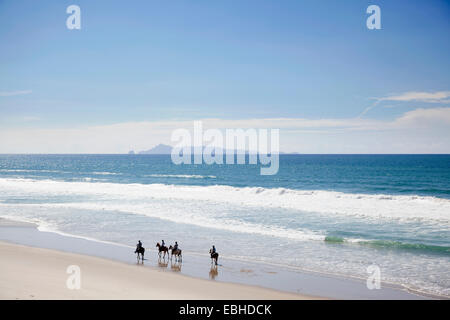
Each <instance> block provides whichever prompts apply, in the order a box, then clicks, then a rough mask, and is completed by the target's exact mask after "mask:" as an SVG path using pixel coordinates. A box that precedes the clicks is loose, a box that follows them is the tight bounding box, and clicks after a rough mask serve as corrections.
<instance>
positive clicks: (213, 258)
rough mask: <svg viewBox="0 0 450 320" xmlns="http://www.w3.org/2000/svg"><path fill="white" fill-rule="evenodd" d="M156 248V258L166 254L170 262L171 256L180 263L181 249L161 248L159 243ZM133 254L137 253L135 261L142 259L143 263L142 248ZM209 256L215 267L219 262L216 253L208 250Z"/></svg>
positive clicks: (143, 251) (181, 257) (164, 256)
mask: <svg viewBox="0 0 450 320" xmlns="http://www.w3.org/2000/svg"><path fill="white" fill-rule="evenodd" d="M156 248H158V257H159V258H160V259H161V256H162V257H163V259H165V258H166V254H167V257H168V258H169V254H170V259H171V260H172V258H173V256H175V261H176V262H181V261H182V259H183V256H182V254H181V249H175V248H174V247H173V246H172V245H170V246H169V247H166V246H162V245H161V244H160V243H159V242H158V243H156ZM134 253H137V259H138V261H139V259H142V261H144V253H145V248H144V247H142V246H141V247H140V248H137V249H136V251H134ZM209 254H210V256H211V263H213V262H214V263H215V264H216V266H217V261H218V260H219V254H218V253H217V252H213V251H212V249H210V250H209Z"/></svg>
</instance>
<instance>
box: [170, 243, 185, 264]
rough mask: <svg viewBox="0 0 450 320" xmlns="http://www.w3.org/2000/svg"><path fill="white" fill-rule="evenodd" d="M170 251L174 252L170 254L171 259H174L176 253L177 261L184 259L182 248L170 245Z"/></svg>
mask: <svg viewBox="0 0 450 320" xmlns="http://www.w3.org/2000/svg"><path fill="white" fill-rule="evenodd" d="M169 250H170V252H171V253H172V254H171V255H170V259H171V260H172V257H173V256H174V255H175V261H181V260H182V258H183V257H182V255H181V250H180V249H174V248H173V247H172V246H170V247H169Z"/></svg>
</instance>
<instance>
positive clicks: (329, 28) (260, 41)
mask: <svg viewBox="0 0 450 320" xmlns="http://www.w3.org/2000/svg"><path fill="white" fill-rule="evenodd" d="M71 4H76V5H79V6H80V8H81V30H68V29H67V28H66V19H67V17H68V16H69V15H68V14H67V13H66V8H67V7H68V6H69V5H71ZM371 4H376V5H378V6H380V8H381V24H382V29H381V30H368V29H367V28H366V19H367V17H368V16H369V15H368V14H366V8H367V7H368V6H369V5H371ZM0 41H1V50H0V70H1V72H0V128H1V129H0V152H27V151H30V152H70V151H71V150H73V151H74V152H91V151H94V150H100V149H98V146H100V145H104V142H102V141H100V140H99V141H98V143H97V146H95V145H91V146H86V147H83V143H82V138H81V136H80V137H79V138H78V139H81V140H80V141H79V142H77V141H76V140H77V138H76V137H75V138H73V139H74V140H73V142H72V145H73V146H76V147H73V148H72V149H70V148H69V149H67V150H66V149H64V148H62V141H59V142H58V141H56V140H55V141H50V140H51V138H50V137H51V136H52V134H51V133H49V132H50V131H49V130H55V131H54V133H55V134H56V135H57V133H61V132H62V130H81V128H84V129H85V130H89V128H92V127H99V126H119V127H120V126H121V125H123V126H124V127H123V128H126V129H123V130H132V128H133V126H132V125H129V126H126V125H125V124H127V123H129V124H131V123H142V122H151V123H166V122H170V123H171V124H173V125H174V126H176V124H174V123H176V122H177V121H180V123H183V124H185V122H184V121H190V120H199V119H221V120H224V121H225V122H224V123H227V124H228V125H230V124H231V122H230V121H232V120H235V121H241V122H237V124H238V125H242V123H245V121H246V120H249V119H261V121H262V123H263V124H264V125H273V126H276V125H279V123H277V122H276V121H275V122H270V121H268V120H267V119H278V118H285V119H294V120H295V119H307V120H308V121H320V120H323V119H332V120H336V121H347V122H348V121H350V122H351V123H353V122H352V121H354V119H355V118H356V119H360V121H363V120H364V121H365V120H367V121H369V122H370V124H368V125H367V128H365V127H364V125H363V128H361V125H358V128H360V129H359V130H360V131H364V134H366V135H367V137H371V139H375V138H374V137H376V136H377V135H379V134H380V129H379V126H378V124H382V125H381V126H382V127H383V129H382V130H381V131H383V132H384V131H386V130H388V129H386V127H385V126H386V125H389V124H392V123H396V121H397V120H398V119H403V118H404V117H405V116H407V115H408V114H410V113H411V112H414V110H420V111H419V113H418V114H420V116H421V117H425V118H426V119H428V118H429V115H430V114H431V115H435V116H436V118H437V119H443V118H444V119H447V117H448V108H449V105H450V104H449V100H450V94H449V93H448V92H450V59H449V53H450V2H449V1H437V0H435V1H414V0H404V1H399V0H397V1H379V0H373V1H359V0H352V1H331V0H330V1H317V0H316V1H313V0H311V1H300V0H297V1H289V0H284V1H279V0H278V1H275V0H273V1H261V0H259V1H253V0H244V1H242V0H241V1H224V0H219V1H192V0H191V1H178V0H172V1H132V2H129V1H128V2H126V1H99V0H89V1H84V0H77V1H75V0H72V1H45V0H43V1H42V0H40V1H32V0H29V1H23V0H14V1H12V0H3V1H0ZM411 93H413V94H411ZM427 94H428V96H427ZM447 95H448V96H447ZM390 97H393V98H392V99H391V98H390ZM422 110H425V111H422ZM426 110H431V111H429V112H430V113H429V114H428V113H427V111H426ZM436 110H437V113H436ZM413 116H414V117H415V116H417V113H415V114H413ZM408 119H409V118H408ZM226 121H228V122H226ZM300 122H301V121H300ZM347 122H346V123H347ZM361 123H363V124H367V122H361ZM375 123H376V124H377V125H376V127H377V129H376V131H377V132H373V129H371V128H373V127H372V125H373V124H375ZM419 123H422V122H421V121H420V120H419ZM411 126H413V125H409V127H408V128H409V129H408V130H411V131H417V130H413V129H414V128H412V127H411ZM332 127H333V128H335V126H332ZM344 127H345V128H347V129H348V126H347V125H344ZM433 127H434V128H436V125H435V124H434V122H432V125H430V128H431V129H432V128H433ZM449 127H450V124H449V123H447V122H445V121H444V123H440V127H439V130H438V132H436V131H433V132H431V133H430V135H429V139H431V141H433V142H435V143H436V144H437V145H438V147H436V148H434V149H429V145H430V142H429V140H426V141H424V142H423V145H424V146H425V147H427V148H425V149H424V148H422V149H421V148H420V147H419V144H418V143H419V142H417V144H414V143H410V148H409V149H405V150H404V152H413V151H416V152H450V146H449V145H448V144H447V143H446V142H445V141H444V140H442V141H440V140H439V141H436V139H439V138H438V137H440V136H441V135H442V134H443V133H444V134H447V133H449V132H448V131H446V130H445V129H446V128H447V129H448V128H449ZM130 128H131V129H130ZM310 128H311V127H310V126H307V129H308V130H307V131H308V132H310V131H311V130H310ZM314 128H315V129H314V130H315V131H317V130H319V129H323V130H322V131H321V134H317V132H315V133H316V135H315V136H314V139H317V141H319V140H320V139H322V140H323V141H322V140H320V141H321V142H320V143H319V144H321V145H322V146H323V147H321V148H319V149H317V148H316V149H314V148H311V146H309V147H307V146H306V145H301V144H298V145H295V141H297V140H298V136H296V134H299V133H298V131H299V130H300V131H302V130H303V133H305V132H306V131H305V130H306V129H305V127H304V126H300V127H297V126H296V125H295V124H293V125H290V126H289V127H287V128H286V130H285V135H284V137H286V138H285V143H284V146H285V149H286V151H294V149H295V151H300V152H301V151H302V150H305V152H319V153H327V152H337V153H339V149H336V150H334V147H336V143H337V146H341V147H342V150H347V151H348V152H358V150H359V152H368V151H367V150H362V149H361V150H360V149H358V147H357V145H361V141H359V142H357V141H356V142H353V141H352V139H350V137H351V136H352V135H354V134H348V135H343V136H342V137H341V138H340V140H339V142H337V141H334V142H332V143H333V148H330V145H329V143H331V142H330V141H331V140H330V136H327V135H325V134H324V132H325V131H326V132H328V133H329V134H331V133H330V127H329V126H328V127H327V126H325V127H323V128H322V127H320V128H319V129H318V127H315V126H314ZM431 129H430V130H431ZM33 130H34V131H33ZM45 130H47V131H46V132H47V135H42V138H41V140H39V141H40V142H36V141H33V142H32V143H31V142H27V140H29V136H34V137H35V136H36V135H37V134H38V133H39V132H40V133H42V132H43V131H45ZM58 130H59V131H58ZM142 130H144V129H142ZM389 130H391V129H389ZM436 130H437V129H436ZM86 132H88V131H86ZM296 132H297V133H296ZM371 132H372V134H371ZM27 134H28V135H29V136H28V138H27ZM65 134H68V135H70V136H71V137H73V136H74V135H77V133H73V132H72V133H68V131H65ZM136 134H138V133H136ZM391 134H392V133H391ZM396 134H397V136H396V138H398V139H400V140H398V139H397V140H398V143H399V144H401V141H403V140H402V139H404V138H399V137H400V136H401V135H398V132H397V133H396ZM402 134H403V135H406V134H407V132H405V131H402ZM447 136H448V135H447ZM2 137H3V138H2ZM165 137H166V138H165ZM282 137H283V135H282ZM321 137H322V138H321ZM383 137H384V138H383V139H388V140H386V141H389V136H388V135H386V136H383ZM168 138H170V134H169V135H167V134H163V133H161V135H159V136H158V135H157V134H154V135H152V138H150V139H147V140H146V138H145V137H143V136H139V137H138V136H135V137H134V136H133V135H131V136H129V139H130V140H134V141H130V142H129V145H126V142H125V141H124V142H123V144H116V145H111V147H108V148H106V149H104V150H103V149H102V150H100V151H102V152H125V151H126V149H129V148H144V144H147V147H151V146H152V145H153V144H156V143H157V142H158V141H157V140H163V141H161V142H168ZM391 138H392V136H391ZM140 139H141V140H142V142H140V143H139V144H138V145H134V143H135V141H137V140H140ZM308 139H311V137H310V136H308V137H305V140H308ZM314 139H313V140H314ZM333 139H334V138H333ZM6 140H8V141H6ZM394 140H395V139H394ZM397 140H396V141H397ZM314 141H316V140H314ZM36 143H38V144H41V145H42V144H47V145H48V146H41V147H37V146H36ZM282 145H283V143H282ZM316 145H317V143H316ZM352 146H353V147H352ZM290 149H292V150H290ZM395 150H396V147H394V146H390V147H389V146H388V147H386V148H385V149H383V148H381V149H380V150H378V151H377V152H384V151H385V152H392V151H395ZM408 150H409V151H408ZM421 150H422V151H421Z"/></svg>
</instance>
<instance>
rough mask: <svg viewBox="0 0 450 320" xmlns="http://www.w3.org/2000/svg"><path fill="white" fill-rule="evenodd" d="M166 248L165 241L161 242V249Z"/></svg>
mask: <svg viewBox="0 0 450 320" xmlns="http://www.w3.org/2000/svg"><path fill="white" fill-rule="evenodd" d="M165 246H166V244H165V243H164V240H161V248H162V247H165Z"/></svg>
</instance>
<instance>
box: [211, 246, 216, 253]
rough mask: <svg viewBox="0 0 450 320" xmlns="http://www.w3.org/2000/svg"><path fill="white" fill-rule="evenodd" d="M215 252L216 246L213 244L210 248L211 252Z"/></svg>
mask: <svg viewBox="0 0 450 320" xmlns="http://www.w3.org/2000/svg"><path fill="white" fill-rule="evenodd" d="M214 253H216V247H215V246H214V245H213V247H212V249H211V254H214Z"/></svg>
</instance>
